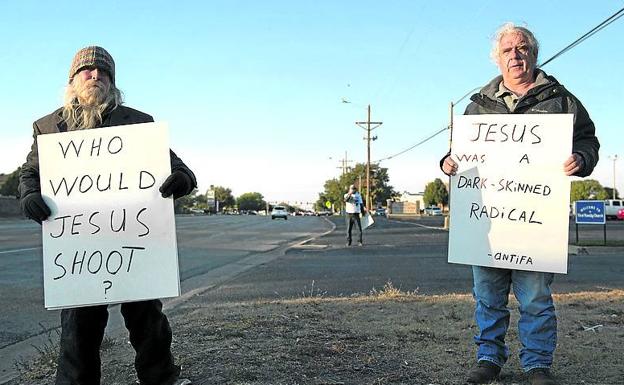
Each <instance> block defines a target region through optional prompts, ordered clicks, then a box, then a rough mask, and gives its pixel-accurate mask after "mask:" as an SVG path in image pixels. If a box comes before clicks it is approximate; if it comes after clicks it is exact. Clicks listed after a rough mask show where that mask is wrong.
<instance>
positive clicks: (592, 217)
mask: <svg viewBox="0 0 624 385" xmlns="http://www.w3.org/2000/svg"><path fill="white" fill-rule="evenodd" d="M574 204H575V212H576V223H577V224H582V225H604V224H605V223H606V216H605V203H604V201H576V202H574Z"/></svg>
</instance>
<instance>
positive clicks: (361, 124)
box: [355, 104, 383, 210]
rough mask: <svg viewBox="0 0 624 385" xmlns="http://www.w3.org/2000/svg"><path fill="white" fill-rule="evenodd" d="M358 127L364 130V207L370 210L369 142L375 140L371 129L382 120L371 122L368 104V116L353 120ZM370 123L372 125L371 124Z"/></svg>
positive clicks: (380, 123) (377, 125)
mask: <svg viewBox="0 0 624 385" xmlns="http://www.w3.org/2000/svg"><path fill="white" fill-rule="evenodd" d="M355 124H357V125H358V126H359V127H361V128H363V129H365V130H366V136H365V137H364V140H365V141H366V209H367V210H370V209H371V206H372V197H371V192H370V191H371V189H370V142H371V140H377V137H376V136H373V137H371V131H372V130H374V129H375V128H377V127H379V126H381V125H382V124H383V122H371V107H370V104H369V105H368V117H367V119H366V121H365V122H355ZM371 125H372V126H371Z"/></svg>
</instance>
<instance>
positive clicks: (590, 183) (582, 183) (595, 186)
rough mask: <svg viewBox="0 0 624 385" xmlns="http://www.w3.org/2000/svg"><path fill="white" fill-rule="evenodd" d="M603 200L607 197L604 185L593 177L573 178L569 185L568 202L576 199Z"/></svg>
mask: <svg viewBox="0 0 624 385" xmlns="http://www.w3.org/2000/svg"><path fill="white" fill-rule="evenodd" d="M584 199H590V200H604V199H609V195H608V194H607V191H605V189H604V187H602V185H601V184H600V182H598V181H597V180H594V179H586V180H575V181H573V182H572V184H571V185H570V203H571V202H574V201H578V200H584Z"/></svg>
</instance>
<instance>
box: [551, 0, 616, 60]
mask: <svg viewBox="0 0 624 385" xmlns="http://www.w3.org/2000/svg"><path fill="white" fill-rule="evenodd" d="M622 16H624V8H622V9H620V10H619V11H617V12H616V13H614V14H613V15H611V16H610V17H609V18H607V19H606V20H605V21H603V22H602V23H600V24H598V25H597V26H595V27H594V28H592V29H591V30H590V31H589V32H587V33H586V34H584V35H583V36H581V37H579V38H578V39H576V40H575V41H574V42H573V43H571V44H570V45H568V46H567V47H565V48H564V49H562V50H561V51H559V52H557V53H556V54H554V55H553V56H552V57H551V58H550V59H548V60H546V61H545V62H544V63H542V64H540V65H539V67H543V66H545V65H546V64H548V63H550V62H551V61H553V60H555V59H556V58H558V57H559V56H561V55H563V54H564V53H566V52H568V51H569V50H571V49H572V48H574V47H576V46H577V45H579V44H581V43H582V42H584V41H585V40H587V39H589V38H590V37H592V36H593V35H595V34H596V33H598V32H599V31H600V30H602V29H603V28H605V27H606V26H608V25H609V24H611V23H613V22H614V21H616V20H617V19H619V18H620V17H622Z"/></svg>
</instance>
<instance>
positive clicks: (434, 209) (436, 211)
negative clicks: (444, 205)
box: [425, 206, 442, 216]
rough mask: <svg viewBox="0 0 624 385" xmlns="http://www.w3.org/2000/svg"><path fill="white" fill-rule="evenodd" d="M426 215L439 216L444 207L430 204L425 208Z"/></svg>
mask: <svg viewBox="0 0 624 385" xmlns="http://www.w3.org/2000/svg"><path fill="white" fill-rule="evenodd" d="M425 215H433V216H439V215H442V209H441V208H439V207H438V206H429V207H426V208H425Z"/></svg>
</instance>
